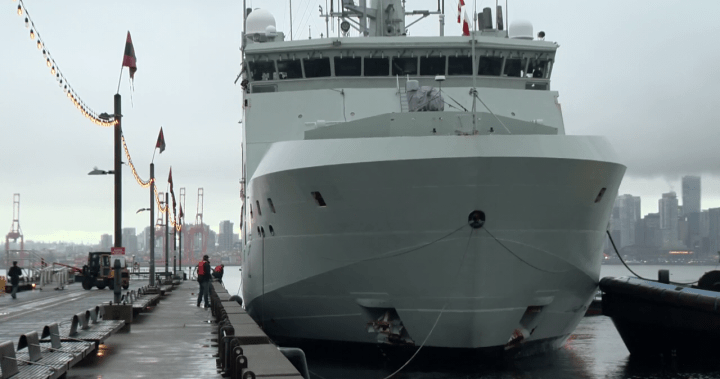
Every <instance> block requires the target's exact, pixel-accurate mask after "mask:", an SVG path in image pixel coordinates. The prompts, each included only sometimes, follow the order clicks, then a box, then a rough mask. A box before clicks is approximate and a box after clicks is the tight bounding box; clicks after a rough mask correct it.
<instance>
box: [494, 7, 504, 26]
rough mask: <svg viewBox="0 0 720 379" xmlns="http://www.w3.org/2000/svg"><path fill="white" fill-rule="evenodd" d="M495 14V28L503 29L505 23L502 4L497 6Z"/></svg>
mask: <svg viewBox="0 0 720 379" xmlns="http://www.w3.org/2000/svg"><path fill="white" fill-rule="evenodd" d="M496 16H497V30H504V29H505V23H504V22H503V11H502V5H498V6H497V12H496Z"/></svg>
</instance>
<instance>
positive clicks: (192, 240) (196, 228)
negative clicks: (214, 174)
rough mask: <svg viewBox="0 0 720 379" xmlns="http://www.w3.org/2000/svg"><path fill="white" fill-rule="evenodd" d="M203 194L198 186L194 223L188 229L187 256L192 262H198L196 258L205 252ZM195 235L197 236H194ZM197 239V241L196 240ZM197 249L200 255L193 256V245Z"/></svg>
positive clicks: (205, 230)
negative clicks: (200, 252)
mask: <svg viewBox="0 0 720 379" xmlns="http://www.w3.org/2000/svg"><path fill="white" fill-rule="evenodd" d="M203 196H204V191H203V189H202V188H198V200H197V213H196V214H195V225H193V227H192V228H190V230H188V237H189V238H188V243H187V248H188V258H189V259H190V262H192V264H195V263H196V262H198V260H199V259H200V258H201V257H202V255H205V254H206V253H207V238H208V228H207V227H206V225H205V224H203ZM196 237H197V238H196ZM196 239H198V241H196ZM196 244H197V245H198V246H197V249H198V250H199V251H202V254H201V256H200V257H196V256H195V251H196V250H195V249H196V248H195V246H196Z"/></svg>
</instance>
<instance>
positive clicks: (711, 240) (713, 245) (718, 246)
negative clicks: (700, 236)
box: [706, 208, 720, 256]
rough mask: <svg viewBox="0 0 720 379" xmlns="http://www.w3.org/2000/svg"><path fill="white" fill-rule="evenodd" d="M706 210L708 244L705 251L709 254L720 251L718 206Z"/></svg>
mask: <svg viewBox="0 0 720 379" xmlns="http://www.w3.org/2000/svg"><path fill="white" fill-rule="evenodd" d="M707 212H708V229H709V230H708V246H707V249H706V251H707V252H708V253H709V254H710V255H713V256H714V255H715V254H717V253H716V252H717V251H720V208H710V209H708V210H707Z"/></svg>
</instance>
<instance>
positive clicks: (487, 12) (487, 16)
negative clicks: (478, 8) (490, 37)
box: [478, 7, 493, 30]
mask: <svg viewBox="0 0 720 379" xmlns="http://www.w3.org/2000/svg"><path fill="white" fill-rule="evenodd" d="M480 20H482V22H480V23H479V26H480V29H481V30H482V29H492V28H493V22H492V9H490V8H489V7H488V8H483V11H482V13H479V14H478V21H480Z"/></svg>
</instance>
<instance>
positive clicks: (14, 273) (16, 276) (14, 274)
mask: <svg viewBox="0 0 720 379" xmlns="http://www.w3.org/2000/svg"><path fill="white" fill-rule="evenodd" d="M8 276H9V277H10V284H11V285H12V298H13V299H17V295H16V294H17V290H18V286H20V277H21V276H22V269H21V268H20V267H18V265H17V261H13V265H12V267H10V270H8Z"/></svg>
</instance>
